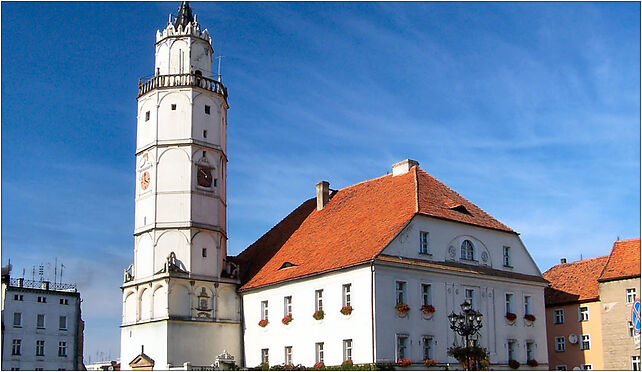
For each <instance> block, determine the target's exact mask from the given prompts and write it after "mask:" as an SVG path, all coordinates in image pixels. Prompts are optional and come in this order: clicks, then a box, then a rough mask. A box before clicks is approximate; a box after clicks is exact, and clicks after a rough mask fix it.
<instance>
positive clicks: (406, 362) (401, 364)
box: [397, 358, 410, 367]
mask: <svg viewBox="0 0 642 372" xmlns="http://www.w3.org/2000/svg"><path fill="white" fill-rule="evenodd" d="M397 364H398V365H399V367H408V366H410V360H408V359H403V358H400V359H397Z"/></svg>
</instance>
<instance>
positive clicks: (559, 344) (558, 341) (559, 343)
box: [555, 336, 566, 352]
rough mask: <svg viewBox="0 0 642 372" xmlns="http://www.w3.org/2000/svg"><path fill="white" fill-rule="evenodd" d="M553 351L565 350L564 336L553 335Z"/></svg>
mask: <svg viewBox="0 0 642 372" xmlns="http://www.w3.org/2000/svg"><path fill="white" fill-rule="evenodd" d="M555 351H559V352H562V351H566V339H565V338H564V336H559V337H555Z"/></svg>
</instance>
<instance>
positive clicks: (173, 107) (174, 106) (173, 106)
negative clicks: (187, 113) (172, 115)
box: [172, 103, 176, 111]
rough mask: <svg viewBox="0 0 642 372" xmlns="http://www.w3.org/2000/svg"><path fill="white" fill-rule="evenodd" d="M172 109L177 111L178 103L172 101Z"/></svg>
mask: <svg viewBox="0 0 642 372" xmlns="http://www.w3.org/2000/svg"><path fill="white" fill-rule="evenodd" d="M172 111H176V104H175V103H172Z"/></svg>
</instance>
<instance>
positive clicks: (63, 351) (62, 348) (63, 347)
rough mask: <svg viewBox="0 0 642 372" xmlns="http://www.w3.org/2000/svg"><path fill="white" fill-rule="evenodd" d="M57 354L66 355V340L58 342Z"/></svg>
mask: <svg viewBox="0 0 642 372" xmlns="http://www.w3.org/2000/svg"><path fill="white" fill-rule="evenodd" d="M58 356H59V357H66V356H67V342H65V341H60V342H58Z"/></svg>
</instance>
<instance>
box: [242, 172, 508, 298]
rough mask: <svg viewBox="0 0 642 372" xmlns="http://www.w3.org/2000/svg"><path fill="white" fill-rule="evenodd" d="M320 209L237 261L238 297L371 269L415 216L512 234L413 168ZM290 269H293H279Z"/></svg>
mask: <svg viewBox="0 0 642 372" xmlns="http://www.w3.org/2000/svg"><path fill="white" fill-rule="evenodd" d="M315 206H316V199H310V200H308V201H306V202H304V203H303V204H301V206H299V207H298V208H297V209H295V210H294V211H293V212H292V213H290V215H288V216H287V217H286V218H284V219H283V220H282V221H281V222H280V223H279V224H277V225H276V226H274V228H272V229H271V230H270V231H268V232H267V233H266V234H265V235H263V236H262V237H261V238H260V239H259V240H257V241H256V242H255V243H254V244H252V245H251V246H250V247H248V248H247V249H246V250H245V251H243V252H242V253H240V254H239V255H238V256H237V257H235V258H234V260H236V261H237V262H238V263H240V264H241V266H242V267H243V272H242V281H243V286H242V287H241V290H247V289H250V288H256V287H261V286H265V285H270V284H274V283H277V282H281V281H285V280H289V279H294V278H299V277H304V276H308V275H312V274H318V273H322V272H326V271H331V270H336V269H340V268H343V267H347V266H353V265H357V264H360V263H364V262H368V261H370V260H372V259H374V258H375V257H376V256H377V255H378V254H379V253H380V252H381V251H382V250H383V248H385V247H386V246H387V244H388V243H389V242H390V241H391V240H392V239H393V238H394V237H395V235H396V234H397V233H398V232H399V231H400V230H401V229H402V228H403V227H404V226H405V225H406V224H407V223H408V222H409V221H410V219H411V218H412V217H413V216H414V215H415V214H424V215H429V216H433V217H438V218H443V219H448V220H453V221H458V222H463V223H467V224H472V225H476V226H481V227H485V228H491V229H497V230H502V231H506V232H510V233H515V232H514V231H513V230H511V229H509V228H508V227H506V226H505V225H504V224H502V223H501V222H499V221H497V220H496V219H494V218H493V217H491V216H490V215H488V214H487V213H486V212H484V211H483V210H481V209H480V208H479V207H477V206H476V205H474V204H473V203H471V202H469V201H468V200H466V199H464V198H463V197H461V196H460V195H459V194H457V193H456V192H454V191H453V190H451V189H450V188H448V187H447V186H445V185H444V184H442V183H441V182H439V181H438V180H437V179H435V178H434V177H432V176H430V175H429V174H428V173H426V172H424V171H423V170H421V169H418V168H417V167H416V166H413V167H412V168H411V169H410V171H409V172H408V173H406V174H402V175H398V176H394V177H393V176H392V175H391V174H388V175H385V176H382V177H378V178H375V179H372V180H368V181H364V182H361V183H358V184H356V185H352V186H349V187H346V188H343V189H341V190H339V191H337V192H335V193H334V194H332V195H331V198H330V201H329V202H328V203H327V204H326V206H325V207H324V208H323V209H322V210H320V211H318V210H316V208H315ZM456 207H457V208H458V209H459V210H460V211H455V210H452V209H451V208H456ZM461 207H463V208H465V209H464V212H467V213H464V212H462V211H461V210H462V209H461ZM286 262H289V263H291V264H293V266H292V267H288V268H284V269H281V270H279V268H281V267H282V266H283V264H284V263H286Z"/></svg>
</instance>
